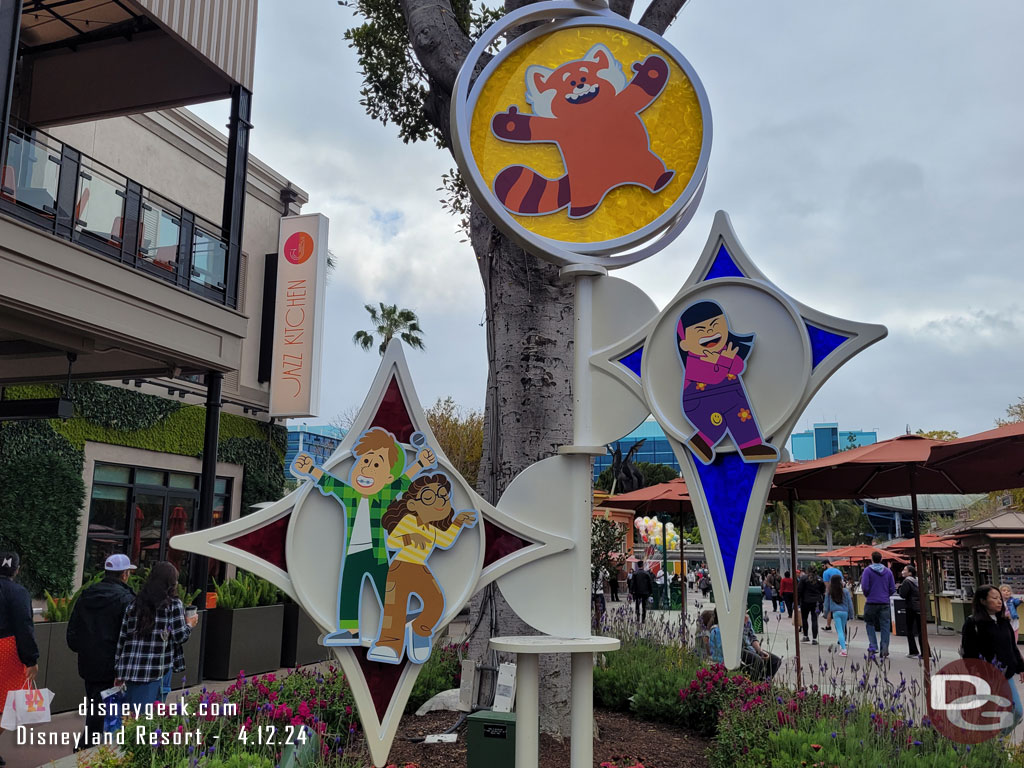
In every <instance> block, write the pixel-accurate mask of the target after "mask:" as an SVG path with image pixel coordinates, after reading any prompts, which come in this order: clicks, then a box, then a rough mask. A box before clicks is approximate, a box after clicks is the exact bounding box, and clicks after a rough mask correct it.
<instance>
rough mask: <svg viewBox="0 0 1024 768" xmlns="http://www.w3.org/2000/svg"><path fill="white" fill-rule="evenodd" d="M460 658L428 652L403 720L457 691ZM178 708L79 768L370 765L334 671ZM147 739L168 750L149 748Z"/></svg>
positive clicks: (314, 670)
mask: <svg viewBox="0 0 1024 768" xmlns="http://www.w3.org/2000/svg"><path fill="white" fill-rule="evenodd" d="M459 650H460V649H459V647H458V646H454V645H453V646H440V647H437V648H435V649H434V651H433V653H432V654H431V658H430V661H428V662H427V663H426V664H425V665H424V668H423V670H422V671H421V673H420V676H419V678H418V680H417V683H416V686H415V687H414V689H413V698H412V699H411V700H410V704H409V706H408V707H407V708H406V711H407V712H408V711H411V710H414V709H415V707H418V706H419V703H422V702H423V701H426V700H427V699H429V698H430V697H431V696H433V695H434V694H436V693H438V692H439V691H441V690H447V689H449V688H452V687H454V686H455V685H457V684H458V682H457V675H458V671H459ZM177 701H178V699H177V698H176V697H172V698H171V703H170V704H168V705H167V706H162V707H160V708H158V712H157V715H156V716H155V717H153V718H152V719H146V720H139V721H132V720H125V722H124V726H125V731H126V739H125V744H124V746H123V747H122V748H121V750H122V751H121V754H117V753H115V752H113V751H112V750H109V749H105V750H100V751H98V752H97V753H94V754H91V755H90V756H89V757H88V758H87V760H83V761H82V763H81V765H82V767H83V768H86V766H88V768H154V767H160V768H162V767H164V766H166V767H168V768H250V767H251V766H255V768H272V766H277V765H287V764H289V763H290V760H291V758H296V759H295V760H294V761H292V762H294V764H296V765H302V766H303V767H304V768H363V766H365V765H368V764H369V763H370V760H369V757H368V754H367V749H366V744H365V741H364V740H363V736H362V733H361V729H360V727H359V720H358V713H357V712H356V709H355V702H354V700H353V697H352V691H351V689H350V688H349V685H348V682H347V680H346V679H345V675H344V674H343V673H342V672H341V670H340V669H339V668H338V667H336V666H334V665H327V666H317V667H305V668H300V669H296V670H293V671H291V672H288V673H287V674H282V675H276V674H273V673H269V674H265V675H258V676H246V675H245V673H244V672H243V673H241V674H240V675H239V676H238V679H237V680H236V681H235V682H233V683H232V684H231V685H229V686H228V687H227V688H226V689H225V690H223V691H211V690H207V689H206V688H203V689H201V690H193V691H191V692H189V693H187V694H186V695H185V701H186V702H187V711H188V712H189V714H187V715H185V714H177V712H176V711H175V710H174V709H173V708H172V705H173V704H174V703H175V702H177ZM417 702H418V703H417ZM414 704H415V706H414ZM139 728H143V729H144V731H143V732H142V733H143V734H145V738H143V739H139V738H137V734H138V733H139V731H138V730H137V729H139ZM196 730H198V731H200V732H201V733H202V737H203V738H202V742H201V743H199V744H198V745H197V744H196V743H195V740H194V739H193V740H191V741H189V740H187V739H186V736H185V734H188V733H194V732H195V731H196ZM151 736H156V738H157V740H158V741H160V740H167V741H170V742H172V743H170V744H166V745H162V746H151V745H150V744H149V743H148V742H149V738H150V737H151ZM161 737H162V739H161ZM175 742H180V743H175ZM293 753H296V754H293ZM400 765H402V764H400Z"/></svg>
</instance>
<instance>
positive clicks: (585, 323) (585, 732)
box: [562, 265, 607, 768]
mask: <svg viewBox="0 0 1024 768" xmlns="http://www.w3.org/2000/svg"><path fill="white" fill-rule="evenodd" d="M562 274H563V275H566V276H568V275H570V274H571V275H573V277H574V278H575V302H574V313H573V319H574V332H575V338H574V345H573V352H574V360H573V379H572V384H573V387H572V396H573V417H572V418H573V429H572V437H573V445H574V447H575V449H576V451H577V453H576V454H575V455H574V456H572V457H571V458H572V459H573V462H574V463H573V468H572V479H571V483H572V488H573V491H574V494H573V495H574V497H575V498H576V499H577V502H578V503H577V504H574V505H573V506H574V525H573V530H574V531H575V532H576V535H575V540H576V547H577V548H578V551H579V554H578V559H577V561H576V562H577V563H578V566H577V567H578V568H579V569H580V571H579V574H578V581H577V584H578V585H580V586H582V589H579V591H578V592H575V591H574V593H573V594H572V595H571V600H572V604H573V605H572V608H571V609H570V610H572V612H573V622H572V626H573V628H574V632H573V634H574V635H575V636H576V637H578V638H582V637H590V634H591V632H590V616H591V589H592V582H593V579H592V578H591V570H590V558H591V552H590V530H591V525H592V520H593V517H592V516H593V499H594V497H593V477H592V473H591V469H590V461H591V455H590V453H589V452H588V450H587V449H588V448H593V445H592V444H593V442H594V437H593V423H592V418H591V417H592V414H593V398H592V389H591V374H590V355H591V354H592V351H593V333H592V328H593V318H594V301H593V299H594V280H595V278H596V277H597V276H598V275H602V274H607V272H606V271H605V270H604V269H601V268H600V267H596V268H595V267H590V266H583V265H574V266H571V267H566V268H564V269H563V270H562ZM571 666H572V693H571V698H572V716H571V748H570V760H569V764H570V766H571V768H592V766H593V764H594V656H593V654H592V653H574V654H572V664H571Z"/></svg>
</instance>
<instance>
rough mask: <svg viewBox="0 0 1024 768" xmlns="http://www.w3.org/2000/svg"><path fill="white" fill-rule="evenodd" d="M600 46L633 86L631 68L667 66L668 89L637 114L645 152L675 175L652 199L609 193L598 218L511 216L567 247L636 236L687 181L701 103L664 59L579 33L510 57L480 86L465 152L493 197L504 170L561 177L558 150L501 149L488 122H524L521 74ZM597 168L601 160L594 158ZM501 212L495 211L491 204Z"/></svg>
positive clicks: (620, 36)
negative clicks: (520, 168) (654, 63)
mask: <svg viewBox="0 0 1024 768" xmlns="http://www.w3.org/2000/svg"><path fill="white" fill-rule="evenodd" d="M597 43H603V44H604V45H606V46H608V48H609V50H611V52H612V55H613V56H615V58H616V59H618V61H619V63H620V64H621V65H622V69H623V71H624V72H625V73H626V79H627V81H628V80H632V77H633V68H632V67H633V64H634V63H635V62H642V61H643V60H644V59H645V58H647V57H648V56H650V55H652V54H657V55H659V56H661V57H662V58H663V59H664V60H665V61H666V62H668V65H669V76H668V83H667V84H666V86H665V89H664V90H663V91H662V92H661V94H660V95H659V96H658V98H657V99H655V100H654V102H653V103H652V104H651V105H650V106H648V107H647V108H646V109H644V110H643V111H642V112H640V117H641V119H642V120H643V122H644V124H645V125H646V126H647V134H648V136H649V137H650V146H651V151H652V152H654V154H656V155H657V156H658V157H660V158H661V159H662V161H664V163H665V167H666V168H668V169H669V170H673V171H675V176H674V177H673V178H672V181H671V182H669V184H668V186H666V187H665V188H664V189H662V190H661V191H660V192H658V193H657V194H654V193H652V192H650V191H648V190H647V189H644V188H643V187H639V186H634V185H628V186H622V187H617V188H615V189H613V190H612V191H611V192H609V193H608V195H607V196H606V197H605V198H604V201H603V202H602V203H601V205H600V206H598V208H597V210H595V211H594V212H593V213H591V214H590V215H589V216H587V217H585V218H582V219H570V218H569V215H568V211H567V209H564V208H563V209H562V210H560V211H556V212H554V213H549V214H545V215H540V216H522V215H518V214H511V215H512V216H513V218H514V219H515V220H516V221H517V222H518V223H519V224H521V225H522V226H523V227H524V228H526V229H527V230H529V231H531V232H533V233H535V234H537V235H540V236H542V237H547V238H550V239H552V240H560V241H563V242H568V243H587V244H589V243H599V242H604V241H607V240H614V239H616V238H619V237H625V236H627V235H630V234H632V233H633V232H636V231H637V230H639V229H641V228H643V227H645V226H647V225H648V224H650V223H651V222H653V221H654V220H655V219H657V218H658V217H659V216H660V215H661V214H663V213H665V211H667V210H668V209H669V208H670V207H671V206H672V204H673V203H674V202H676V200H677V199H678V198H679V196H680V195H681V194H682V192H683V191H684V190H685V189H686V186H687V184H689V183H690V180H691V178H692V177H693V173H694V170H695V169H696V167H697V161H698V159H699V158H700V153H701V147H702V145H703V141H704V124H703V120H702V118H701V109H700V102H699V100H698V98H697V94H696V92H695V91H694V88H693V85H692V83H691V82H690V79H689V78H688V77H687V76H686V74H685V73H684V72H683V70H682V69H681V68H680V67H679V65H678V64H677V63H676V62H675V61H674V60H673V58H672V56H671V55H669V54H668V53H667V52H665V51H664V50H662V49H661V48H659V47H658V46H656V45H654V44H652V43H651V42H649V41H647V40H645V39H643V38H642V37H639V36H637V35H634V34H632V33H630V32H625V31H622V30H618V29H612V28H610V27H602V26H597V25H594V26H578V27H570V28H567V29H560V30H558V31H555V32H552V33H550V34H547V35H542V36H541V37H539V38H537V39H536V40H532V41H530V42H528V43H526V44H524V45H523V46H522V47H521V48H519V49H518V50H516V51H513V52H512V53H511V54H510V55H509V56H508V57H507V58H506V59H505V60H504V61H503V62H502V63H501V64H500V65H499V66H498V68H497V69H496V70H495V71H494V73H493V74H492V75H491V76H490V77H489V78H488V80H487V82H486V83H484V85H483V88H482V89H481V91H480V96H479V97H478V99H477V102H476V105H475V107H474V110H473V118H472V127H471V146H472V151H473V158H474V159H475V161H476V163H477V166H478V167H479V169H480V173H481V175H482V176H483V178H484V180H485V181H486V183H487V186H488V187H489V188H490V189H491V190H492V192H493V188H494V187H493V185H494V177H495V176H497V175H498V173H499V172H500V171H501V170H502V169H503V168H505V167H507V166H510V165H525V166H527V167H528V168H532V169H533V170H534V171H536V172H537V173H539V174H541V175H542V176H546V177H548V178H558V177H560V176H562V175H564V174H565V166H564V164H563V162H562V156H561V153H560V152H559V150H558V146H557V145H556V144H553V143H531V144H522V143H513V142H508V141H502V140H501V139H499V138H498V137H497V136H495V135H494V133H493V132H492V131H491V119H492V118H493V116H494V115H495V114H497V113H499V112H504V111H506V110H507V109H508V108H509V106H511V105H515V106H516V107H517V109H518V110H519V112H521V113H523V114H526V115H530V114H532V110H531V109H530V105H529V104H528V103H527V101H526V69H527V67H530V66H532V65H535V64H539V65H541V66H544V67H548V68H550V69H556V68H557V67H559V66H561V65H562V64H565V63H566V62H569V61H575V60H577V59H582V58H583V56H584V55H585V54H586V53H587V51H589V50H590V49H591V48H592V47H593V46H594V45H596V44H597ZM595 162H598V163H600V162H601V159H600V158H595ZM497 204H498V205H500V203H497Z"/></svg>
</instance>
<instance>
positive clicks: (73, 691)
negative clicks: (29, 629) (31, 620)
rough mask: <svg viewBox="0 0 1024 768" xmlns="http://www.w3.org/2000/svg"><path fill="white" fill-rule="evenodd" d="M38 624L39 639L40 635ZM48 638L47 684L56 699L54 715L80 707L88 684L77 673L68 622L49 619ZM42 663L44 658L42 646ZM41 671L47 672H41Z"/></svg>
mask: <svg viewBox="0 0 1024 768" xmlns="http://www.w3.org/2000/svg"><path fill="white" fill-rule="evenodd" d="M40 626H41V625H39V624H37V625H36V638H37V641H38V638H39V637H40V634H41V633H40V632H39V627H40ZM47 626H49V630H50V631H49V637H48V638H47V650H46V670H45V680H46V687H47V688H49V689H50V690H51V691H53V702H52V703H51V705H50V709H51V711H52V712H53V713H54V714H57V713H58V712H70V711H71V710H74V709H78V705H79V704H81V703H82V699H84V698H85V683H84V682H83V681H82V678H80V677H79V676H78V654H77V653H75V652H74V651H72V650H71V649H70V648H68V640H67V637H68V623H67V622H66V621H53V622H48V624H47ZM39 650H40V656H39V659H40V662H41V661H42V658H43V656H42V645H40V647H39ZM40 674H41V675H42V674H44V673H43V672H42V671H41V672H40Z"/></svg>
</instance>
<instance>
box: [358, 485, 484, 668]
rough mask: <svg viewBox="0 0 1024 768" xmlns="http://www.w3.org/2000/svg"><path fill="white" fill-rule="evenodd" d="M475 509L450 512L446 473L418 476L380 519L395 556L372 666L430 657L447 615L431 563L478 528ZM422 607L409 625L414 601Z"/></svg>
mask: <svg viewBox="0 0 1024 768" xmlns="http://www.w3.org/2000/svg"><path fill="white" fill-rule="evenodd" d="M476 521H477V513H476V510H474V509H464V510H461V511H459V512H456V511H455V509H454V508H453V507H452V484H451V480H449V479H448V477H447V476H446V475H444V474H442V473H437V474H433V475H431V474H426V473H423V474H420V475H418V476H417V477H416V478H415V479H414V480H413V481H412V485H410V486H409V489H408V490H407V491H406V492H405V493H404V494H403V495H402V497H401V498H400V499H398V500H397V501H395V502H392V504H391V505H390V506H389V507H388V511H387V512H385V513H384V516H383V517H382V518H381V525H382V526H383V527H384V529H385V530H386V531H387V534H388V536H387V546H388V549H390V550H392V551H394V552H395V555H394V557H393V558H392V559H391V565H390V566H389V567H388V576H387V582H386V586H385V589H384V612H383V614H382V616H381V621H380V634H379V636H378V638H377V641H376V642H375V643H374V644H373V647H372V648H371V649H370V651H369V653H367V655H366V658H368V659H369V660H370V661H382V662H385V663H387V664H398V663H399V662H400V661H401V660H402V652H403V651H405V653H406V655H407V656H408V657H409V661H412V662H415V663H417V664H422V663H423V662H425V661H426V660H427V659H428V658H430V648H431V641H432V640H433V637H434V630H435V628H436V627H437V623H438V622H439V621H440V620H441V616H442V615H443V614H444V593H443V592H442V591H441V586H440V585H439V584H438V583H437V579H436V578H435V577H434V574H433V572H432V571H431V570H430V566H429V565H427V559H428V558H429V557H430V554H431V553H432V552H433V551H434V550H435V549H448V548H449V547H451V546H452V545H453V544H455V540H456V539H457V538H458V537H459V534H460V533H462V530H463V528H472V527H473V526H475V525H476ZM413 595H415V596H416V597H418V598H419V601H420V603H421V607H420V612H419V614H418V615H417V616H416V617H415V618H413V620H412V621H411V622H409V624H408V626H407V625H406V617H407V615H408V613H409V604H410V602H411V601H412V596H413Z"/></svg>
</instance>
